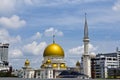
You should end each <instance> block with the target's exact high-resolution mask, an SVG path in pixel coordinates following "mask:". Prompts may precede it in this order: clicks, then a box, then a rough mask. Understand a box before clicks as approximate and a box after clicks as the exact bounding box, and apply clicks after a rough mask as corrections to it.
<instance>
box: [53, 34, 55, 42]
mask: <svg viewBox="0 0 120 80" xmlns="http://www.w3.org/2000/svg"><path fill="white" fill-rule="evenodd" d="M53 43H55V34H53Z"/></svg>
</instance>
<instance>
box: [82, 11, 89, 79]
mask: <svg viewBox="0 0 120 80" xmlns="http://www.w3.org/2000/svg"><path fill="white" fill-rule="evenodd" d="M83 42H84V54H83V71H84V74H86V75H88V76H89V77H91V58H90V55H89V37H88V25H87V18H86V13H85V25H84V38H83Z"/></svg>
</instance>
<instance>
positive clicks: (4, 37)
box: [0, 29, 21, 44]
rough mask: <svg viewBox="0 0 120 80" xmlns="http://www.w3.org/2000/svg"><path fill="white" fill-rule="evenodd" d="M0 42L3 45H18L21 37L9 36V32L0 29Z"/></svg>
mask: <svg viewBox="0 0 120 80" xmlns="http://www.w3.org/2000/svg"><path fill="white" fill-rule="evenodd" d="M0 42H3V43H10V44H11V43H18V42H21V37H20V36H19V35H18V36H15V37H14V36H10V34H9V32H8V31H7V30H6V29H0Z"/></svg>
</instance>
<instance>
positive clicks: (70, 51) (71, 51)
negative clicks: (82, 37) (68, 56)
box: [68, 44, 96, 54]
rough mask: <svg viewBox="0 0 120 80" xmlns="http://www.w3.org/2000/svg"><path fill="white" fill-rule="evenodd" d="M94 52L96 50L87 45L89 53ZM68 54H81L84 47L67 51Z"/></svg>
mask: <svg viewBox="0 0 120 80" xmlns="http://www.w3.org/2000/svg"><path fill="white" fill-rule="evenodd" d="M95 50H96V47H94V46H93V45H92V44H89V52H90V53H93V51H95ZM68 52H69V53H72V54H83V52H84V45H82V46H78V47H75V48H72V49H69V51H68Z"/></svg>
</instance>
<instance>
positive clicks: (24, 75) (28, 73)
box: [18, 60, 35, 78]
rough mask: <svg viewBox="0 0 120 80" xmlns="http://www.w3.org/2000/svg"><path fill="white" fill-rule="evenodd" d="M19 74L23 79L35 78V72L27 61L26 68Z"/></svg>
mask: <svg viewBox="0 0 120 80" xmlns="http://www.w3.org/2000/svg"><path fill="white" fill-rule="evenodd" d="M18 74H19V77H21V78H34V75H35V70H34V69H32V68H31V67H30V62H29V61H28V60H26V61H25V64H24V67H22V70H20V71H19V73H18Z"/></svg>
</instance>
